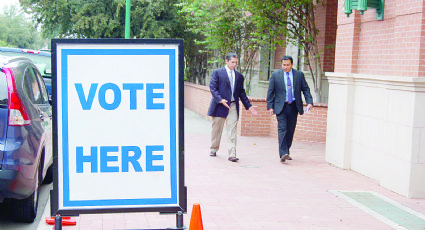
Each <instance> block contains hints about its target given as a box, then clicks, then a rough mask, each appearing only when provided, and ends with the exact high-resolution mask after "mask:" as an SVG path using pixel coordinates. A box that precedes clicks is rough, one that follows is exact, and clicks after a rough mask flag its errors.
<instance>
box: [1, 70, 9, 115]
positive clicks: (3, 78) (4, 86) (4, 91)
mask: <svg viewBox="0 0 425 230" xmlns="http://www.w3.org/2000/svg"><path fill="white" fill-rule="evenodd" d="M7 101H8V89H7V80H6V75H5V74H4V73H3V72H1V71H0V108H7V103H8V102H7Z"/></svg>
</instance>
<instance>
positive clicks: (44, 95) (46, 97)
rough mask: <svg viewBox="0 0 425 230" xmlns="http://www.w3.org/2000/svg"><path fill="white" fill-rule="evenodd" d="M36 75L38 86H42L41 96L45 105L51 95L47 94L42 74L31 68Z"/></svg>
mask: <svg viewBox="0 0 425 230" xmlns="http://www.w3.org/2000/svg"><path fill="white" fill-rule="evenodd" d="M31 69H32V71H33V73H34V75H35V76H36V78H37V81H38V84H39V85H40V90H41V95H42V97H43V101H44V103H48V102H49V93H48V92H47V88H46V85H45V84H44V81H43V78H42V77H41V74H40V72H38V71H37V70H36V69H33V68H31Z"/></svg>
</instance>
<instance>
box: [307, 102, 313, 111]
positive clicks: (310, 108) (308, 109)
mask: <svg viewBox="0 0 425 230" xmlns="http://www.w3.org/2000/svg"><path fill="white" fill-rule="evenodd" d="M312 109H313V105H312V104H308V105H307V108H306V110H307V111H309V112H310V111H311V110H312Z"/></svg>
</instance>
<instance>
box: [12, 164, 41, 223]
mask: <svg viewBox="0 0 425 230" xmlns="http://www.w3.org/2000/svg"><path fill="white" fill-rule="evenodd" d="M40 170H41V167H40V166H39V169H38V170H37V171H38V172H37V175H36V177H35V178H36V181H35V183H36V184H35V185H36V187H35V190H34V193H33V194H31V196H29V197H28V198H25V199H22V200H18V199H13V203H12V215H13V218H14V219H15V221H18V222H25V223H32V222H34V219H35V217H36V216H37V206H38V195H39V189H40V175H41V173H40Z"/></svg>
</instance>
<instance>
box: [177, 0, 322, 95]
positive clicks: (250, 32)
mask: <svg viewBox="0 0 425 230" xmlns="http://www.w3.org/2000/svg"><path fill="white" fill-rule="evenodd" d="M320 4H322V1H321V0H245V1H240V0H187V1H186V3H185V4H183V10H182V12H183V13H184V14H185V16H186V19H187V21H188V25H189V28H190V30H191V31H192V32H193V33H195V34H202V35H203V37H204V38H205V39H204V40H197V44H202V45H204V47H205V51H207V52H209V54H210V58H209V59H210V60H211V61H212V62H217V61H218V60H219V61H220V62H221V61H222V59H221V58H222V57H223V56H224V54H225V53H227V52H229V51H235V52H236V53H237V54H238V55H239V57H242V58H243V60H242V61H241V60H240V61H239V63H240V64H241V65H239V66H240V67H241V72H242V73H244V74H246V76H248V87H249V81H250V76H251V75H252V72H253V69H254V68H253V67H254V66H255V65H256V64H258V63H256V61H255V60H256V58H255V57H256V56H255V55H257V54H258V48H259V47H262V48H263V49H273V48H274V47H276V45H280V46H283V45H285V44H287V42H290V43H292V44H294V45H296V46H298V47H300V48H302V49H303V50H304V51H305V55H306V57H307V58H306V63H307V65H308V66H309V67H310V72H311V73H312V76H313V81H314V89H315V92H316V93H318V94H320V89H321V85H320V82H321V77H322V72H321V63H320V53H319V50H318V46H317V36H318V32H319V31H318V29H317V27H316V21H315V15H314V12H315V8H316V7H317V6H318V5H320ZM214 57H219V59H217V58H215V59H214Z"/></svg>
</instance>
